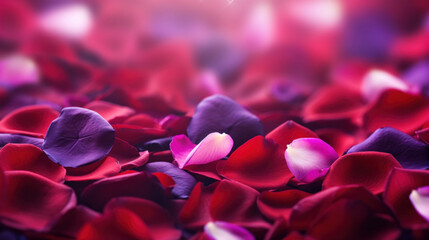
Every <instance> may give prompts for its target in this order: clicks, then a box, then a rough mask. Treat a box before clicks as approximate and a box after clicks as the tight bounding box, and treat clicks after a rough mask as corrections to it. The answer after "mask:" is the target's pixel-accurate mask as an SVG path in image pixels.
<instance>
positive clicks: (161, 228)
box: [104, 197, 181, 240]
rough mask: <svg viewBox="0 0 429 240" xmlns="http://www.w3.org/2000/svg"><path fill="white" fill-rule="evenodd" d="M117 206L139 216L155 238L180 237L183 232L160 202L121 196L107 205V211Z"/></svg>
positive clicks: (164, 239)
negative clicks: (176, 226) (177, 227)
mask: <svg viewBox="0 0 429 240" xmlns="http://www.w3.org/2000/svg"><path fill="white" fill-rule="evenodd" d="M116 208H125V209H128V210H130V211H132V212H133V213H135V214H136V215H137V216H139V217H140V219H141V220H142V221H143V222H144V223H145V224H146V225H147V227H148V228H149V230H150V233H151V235H152V237H153V238H154V239H160V240H175V239H179V238H180V236H181V232H180V231H179V230H178V229H176V228H175V224H174V220H173V218H172V217H171V216H170V214H169V213H168V212H167V211H166V210H165V209H164V208H162V207H161V206H159V205H158V204H156V203H154V202H152V201H149V200H146V199H140V198H134V197H120V198H114V199H112V200H111V201H109V203H108V204H107V205H106V207H105V210H104V211H105V212H110V211H114V209H116Z"/></svg>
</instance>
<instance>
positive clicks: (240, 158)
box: [221, 136, 292, 190]
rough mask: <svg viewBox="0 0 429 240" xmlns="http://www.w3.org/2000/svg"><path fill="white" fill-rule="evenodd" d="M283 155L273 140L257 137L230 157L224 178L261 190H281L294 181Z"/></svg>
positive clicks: (223, 173)
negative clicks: (280, 188) (279, 188)
mask: <svg viewBox="0 0 429 240" xmlns="http://www.w3.org/2000/svg"><path fill="white" fill-rule="evenodd" d="M283 154H284V153H283V151H282V149H281V147H280V146H279V145H278V144H277V143H275V142H274V141H273V140H267V139H264V137H262V136H256V137H254V138H252V139H250V140H249V141H247V142H246V143H244V144H243V145H241V146H240V147H239V148H238V149H237V150H235V151H234V152H233V153H232V154H231V156H230V157H229V159H228V160H227V161H226V163H225V166H224V168H223V170H222V173H221V174H222V175H223V176H225V177H226V178H229V179H232V180H236V181H238V182H241V183H244V184H246V185H248V186H251V187H253V188H256V189H259V190H262V189H274V188H278V187H281V186H284V185H286V183H287V182H288V181H289V179H290V178H291V177H292V173H291V172H290V171H289V169H288V167H287V165H286V160H285V158H284V155H283Z"/></svg>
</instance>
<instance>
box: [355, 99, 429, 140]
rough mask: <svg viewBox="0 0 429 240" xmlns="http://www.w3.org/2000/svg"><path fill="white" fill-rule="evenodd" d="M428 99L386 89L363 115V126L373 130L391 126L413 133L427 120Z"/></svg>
mask: <svg viewBox="0 0 429 240" xmlns="http://www.w3.org/2000/svg"><path fill="white" fill-rule="evenodd" d="M428 116H429V101H428V100H427V99H426V98H425V97H424V96H422V95H413V94H410V93H405V92H401V91H398V90H387V91H385V92H384V93H382V94H381V96H380V97H379V98H378V99H377V101H376V102H375V103H374V105H372V106H371V107H370V108H369V109H368V110H367V111H366V113H365V115H364V118H363V119H364V128H365V129H366V130H367V131H368V132H373V131H375V130H376V129H378V128H381V127H386V126H388V127H392V128H396V129H398V130H400V131H402V132H406V133H413V132H414V131H415V130H416V129H418V128H419V127H420V126H421V125H423V124H424V123H425V122H426V121H428V120H429V117H428Z"/></svg>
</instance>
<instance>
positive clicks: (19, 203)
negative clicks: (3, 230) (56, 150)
mask: <svg viewBox="0 0 429 240" xmlns="http://www.w3.org/2000/svg"><path fill="white" fill-rule="evenodd" d="M5 177H6V186H5V188H6V189H5V191H6V193H5V196H4V197H2V198H1V200H0V216H1V218H0V221H1V222H2V223H3V224H4V225H6V226H9V227H12V228H16V229H20V230H34V231H45V230H47V229H48V228H49V227H50V226H51V225H52V224H53V223H54V222H55V221H56V220H57V219H58V218H59V217H60V216H61V215H62V214H64V213H65V212H66V211H67V210H69V209H70V208H72V207H74V206H75V204H76V196H75V194H74V192H73V190H72V189H71V188H70V187H68V186H65V185H63V184H60V183H57V182H54V181H51V180H50V179H48V178H45V177H42V176H40V175H38V174H36V173H32V172H28V171H8V172H5Z"/></svg>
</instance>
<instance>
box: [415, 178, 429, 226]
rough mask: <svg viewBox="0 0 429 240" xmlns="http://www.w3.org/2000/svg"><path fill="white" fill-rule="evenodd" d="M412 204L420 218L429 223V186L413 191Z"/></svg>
mask: <svg viewBox="0 0 429 240" xmlns="http://www.w3.org/2000/svg"><path fill="white" fill-rule="evenodd" d="M410 202H411V204H413V206H414V209H416V211H417V212H418V213H419V214H420V216H422V217H423V218H424V219H426V221H427V222H429V204H428V203H429V186H425V187H420V188H417V189H415V190H413V191H411V193H410Z"/></svg>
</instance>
